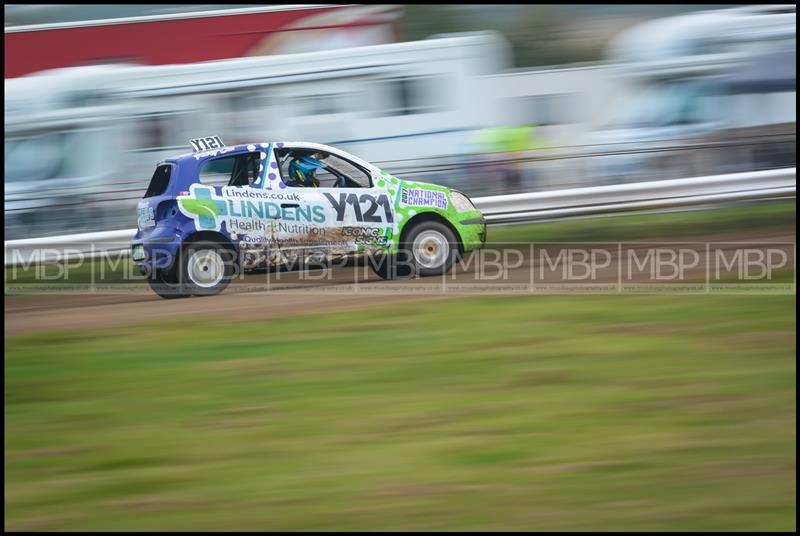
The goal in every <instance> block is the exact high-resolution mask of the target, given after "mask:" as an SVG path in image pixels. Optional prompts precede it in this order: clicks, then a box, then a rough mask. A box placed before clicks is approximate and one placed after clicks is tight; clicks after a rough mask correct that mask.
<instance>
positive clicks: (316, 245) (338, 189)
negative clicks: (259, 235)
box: [277, 151, 395, 257]
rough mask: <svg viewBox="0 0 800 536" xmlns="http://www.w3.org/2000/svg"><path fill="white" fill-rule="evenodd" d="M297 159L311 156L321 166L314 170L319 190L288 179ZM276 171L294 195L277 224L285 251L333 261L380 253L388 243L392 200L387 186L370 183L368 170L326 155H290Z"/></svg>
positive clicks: (391, 218)
mask: <svg viewBox="0 0 800 536" xmlns="http://www.w3.org/2000/svg"><path fill="white" fill-rule="evenodd" d="M298 155H306V156H309V155H313V158H314V159H315V160H317V161H319V162H320V163H321V164H322V167H320V168H318V169H316V170H315V178H316V179H317V180H318V181H319V185H318V186H317V187H308V186H301V185H299V184H298V183H297V182H296V181H294V180H292V179H293V178H292V177H290V176H289V167H290V164H291V160H292V158H297V157H298ZM280 169H281V177H282V179H283V181H284V183H285V184H286V188H285V189H284V190H283V191H284V192H285V193H287V194H296V195H297V199H295V200H293V201H292V202H289V203H287V211H286V213H283V212H282V214H281V216H282V218H281V221H280V222H279V223H278V224H277V225H278V229H279V232H280V233H281V239H282V240H283V242H284V245H285V246H286V247H292V245H293V247H299V248H307V249H313V250H314V251H316V252H320V253H321V254H324V255H325V256H329V257H336V256H338V255H346V254H350V253H355V252H375V251H379V250H381V249H383V248H384V247H385V246H386V245H387V244H388V243H389V241H391V239H392V233H393V228H394V221H395V214H394V208H393V206H392V198H391V197H390V195H389V192H388V190H387V188H386V187H385V186H384V187H379V186H377V185H376V184H374V183H373V182H374V180H373V179H374V178H373V177H372V175H371V173H370V172H369V170H368V169H366V168H364V167H362V166H360V165H358V164H356V163H355V162H353V161H351V160H348V159H346V158H344V157H342V156H339V155H335V154H332V153H329V152H325V151H305V152H304V151H298V152H297V153H294V154H288V155H286V157H284V158H283V159H282V161H281V165H280ZM294 205H296V206H294ZM282 206H283V205H282ZM291 208H294V212H292V211H291ZM287 216H288V218H287ZM309 216H310V218H309ZM291 218H294V220H292V219H291ZM301 220H302V221H301ZM309 220H311V221H309Z"/></svg>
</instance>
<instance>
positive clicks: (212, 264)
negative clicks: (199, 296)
mask: <svg viewBox="0 0 800 536" xmlns="http://www.w3.org/2000/svg"><path fill="white" fill-rule="evenodd" d="M187 272H188V274H189V279H190V280H191V281H192V283H194V284H195V285H197V286H198V287H203V288H211V287H214V286H216V285H217V284H218V283H219V282H220V281H222V277H223V276H224V275H225V263H224V262H223V261H222V257H221V256H220V254H219V253H217V252H216V251H214V250H213V249H201V250H198V251H194V252H193V253H192V254H191V255H190V256H189V262H188V263H187Z"/></svg>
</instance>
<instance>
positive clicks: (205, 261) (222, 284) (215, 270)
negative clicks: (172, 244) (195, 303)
mask: <svg viewBox="0 0 800 536" xmlns="http://www.w3.org/2000/svg"><path fill="white" fill-rule="evenodd" d="M178 261H179V264H178V266H179V268H180V276H181V277H180V282H181V283H182V287H183V289H184V292H185V293H188V294H190V295H193V296H213V295H215V294H219V293H220V292H222V291H223V290H225V288H226V287H227V286H228V283H230V281H231V279H233V276H234V275H235V273H236V252H235V251H234V250H233V249H232V248H229V247H226V246H225V245H223V244H219V243H217V242H210V241H201V242H191V243H189V244H187V245H185V246H184V247H183V249H182V250H181V253H180V255H179V257H178Z"/></svg>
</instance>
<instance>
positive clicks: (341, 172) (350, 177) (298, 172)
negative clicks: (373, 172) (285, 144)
mask: <svg viewBox="0 0 800 536" xmlns="http://www.w3.org/2000/svg"><path fill="white" fill-rule="evenodd" d="M278 159H279V161H280V172H281V177H282V178H283V182H284V183H285V184H286V185H287V186H289V187H292V188H369V187H370V186H372V182H371V180H370V176H369V173H368V172H367V171H366V170H364V169H362V168H361V167H359V166H358V165H356V164H354V163H352V162H350V161H348V160H345V159H344V158H341V157H338V156H336V155H333V154H330V153H326V152H324V151H315V150H309V149H294V150H288V151H283V152H278Z"/></svg>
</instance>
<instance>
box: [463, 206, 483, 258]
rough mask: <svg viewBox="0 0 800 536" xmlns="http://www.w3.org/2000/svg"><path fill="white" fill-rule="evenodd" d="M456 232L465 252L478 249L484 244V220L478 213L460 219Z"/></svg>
mask: <svg viewBox="0 0 800 536" xmlns="http://www.w3.org/2000/svg"><path fill="white" fill-rule="evenodd" d="M458 232H459V234H461V243H462V244H464V251H465V252H466V251H471V250H473V249H480V248H482V247H483V246H484V245H485V244H486V235H487V233H486V219H485V218H484V217H483V214H481V213H480V212H477V213H476V214H475V215H468V216H467V217H462V218H461V219H460V220H459V222H458Z"/></svg>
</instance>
